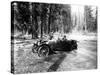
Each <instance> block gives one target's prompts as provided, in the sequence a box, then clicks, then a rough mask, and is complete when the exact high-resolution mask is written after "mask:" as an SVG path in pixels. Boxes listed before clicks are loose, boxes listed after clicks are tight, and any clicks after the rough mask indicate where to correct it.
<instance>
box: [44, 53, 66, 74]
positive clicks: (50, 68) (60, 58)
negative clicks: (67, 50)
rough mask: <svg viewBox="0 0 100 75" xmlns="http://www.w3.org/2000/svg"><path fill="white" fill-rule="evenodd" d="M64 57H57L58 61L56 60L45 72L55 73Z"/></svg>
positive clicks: (63, 55)
mask: <svg viewBox="0 0 100 75" xmlns="http://www.w3.org/2000/svg"><path fill="white" fill-rule="evenodd" d="M65 57H66V55H65V54H61V55H59V56H58V60H56V61H55V63H54V64H53V65H51V66H50V67H49V69H48V70H47V72H53V71H56V70H57V69H58V68H59V65H60V64H61V63H62V61H63V60H64V58H65ZM46 61H47V59H46ZM48 61H49V60H48Z"/></svg>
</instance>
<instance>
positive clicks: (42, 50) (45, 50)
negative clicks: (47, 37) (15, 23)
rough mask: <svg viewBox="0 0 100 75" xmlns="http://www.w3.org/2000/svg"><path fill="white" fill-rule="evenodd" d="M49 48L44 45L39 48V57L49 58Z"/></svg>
mask: <svg viewBox="0 0 100 75" xmlns="http://www.w3.org/2000/svg"><path fill="white" fill-rule="evenodd" d="M49 50H50V48H49V46H48V45H42V46H40V47H39V48H38V56H39V57H47V56H48V55H49Z"/></svg>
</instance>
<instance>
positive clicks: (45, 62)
mask: <svg viewBox="0 0 100 75" xmlns="http://www.w3.org/2000/svg"><path fill="white" fill-rule="evenodd" d="M33 42H34V40H33V41H32V40H26V41H24V42H21V43H20V42H19V43H18V42H17V43H16V44H15V45H14V68H15V73H36V72H52V71H70V70H88V69H96V68H97V41H96V40H84V41H79V42H78V50H77V51H76V52H70V53H66V52H58V54H52V55H50V56H48V57H46V58H40V57H38V56H37V54H36V53H32V50H31V48H32V43H33Z"/></svg>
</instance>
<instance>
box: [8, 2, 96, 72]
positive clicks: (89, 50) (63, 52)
mask: <svg viewBox="0 0 100 75" xmlns="http://www.w3.org/2000/svg"><path fill="white" fill-rule="evenodd" d="M97 11H98V7H97V6H94V5H78V4H62V3H44V2H29V1H12V2H11V55H10V56H11V73H13V74H28V73H45V72H64V71H80V70H93V69H97V67H98V65H97V56H98V48H97V42H98V40H97V36H98V35H97V34H98V32H97V30H98V25H97V17H98V13H97Z"/></svg>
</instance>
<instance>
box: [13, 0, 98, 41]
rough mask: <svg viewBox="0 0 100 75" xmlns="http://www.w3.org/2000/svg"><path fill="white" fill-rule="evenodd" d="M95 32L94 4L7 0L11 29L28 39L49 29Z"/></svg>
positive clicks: (67, 31)
mask: <svg viewBox="0 0 100 75" xmlns="http://www.w3.org/2000/svg"><path fill="white" fill-rule="evenodd" d="M75 31H78V32H82V33H87V32H97V7H93V6H82V5H80V6H76V5H69V4H67V5H66V4H48V3H38V2H35V3H32V2H16V1H14V2H12V3H11V33H12V34H16V33H18V32H20V33H22V34H23V35H25V34H27V35H31V36H32V39H35V38H39V37H41V38H42V36H43V35H49V34H50V33H51V32H53V33H55V32H58V33H61V34H67V33H72V32H75Z"/></svg>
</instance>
